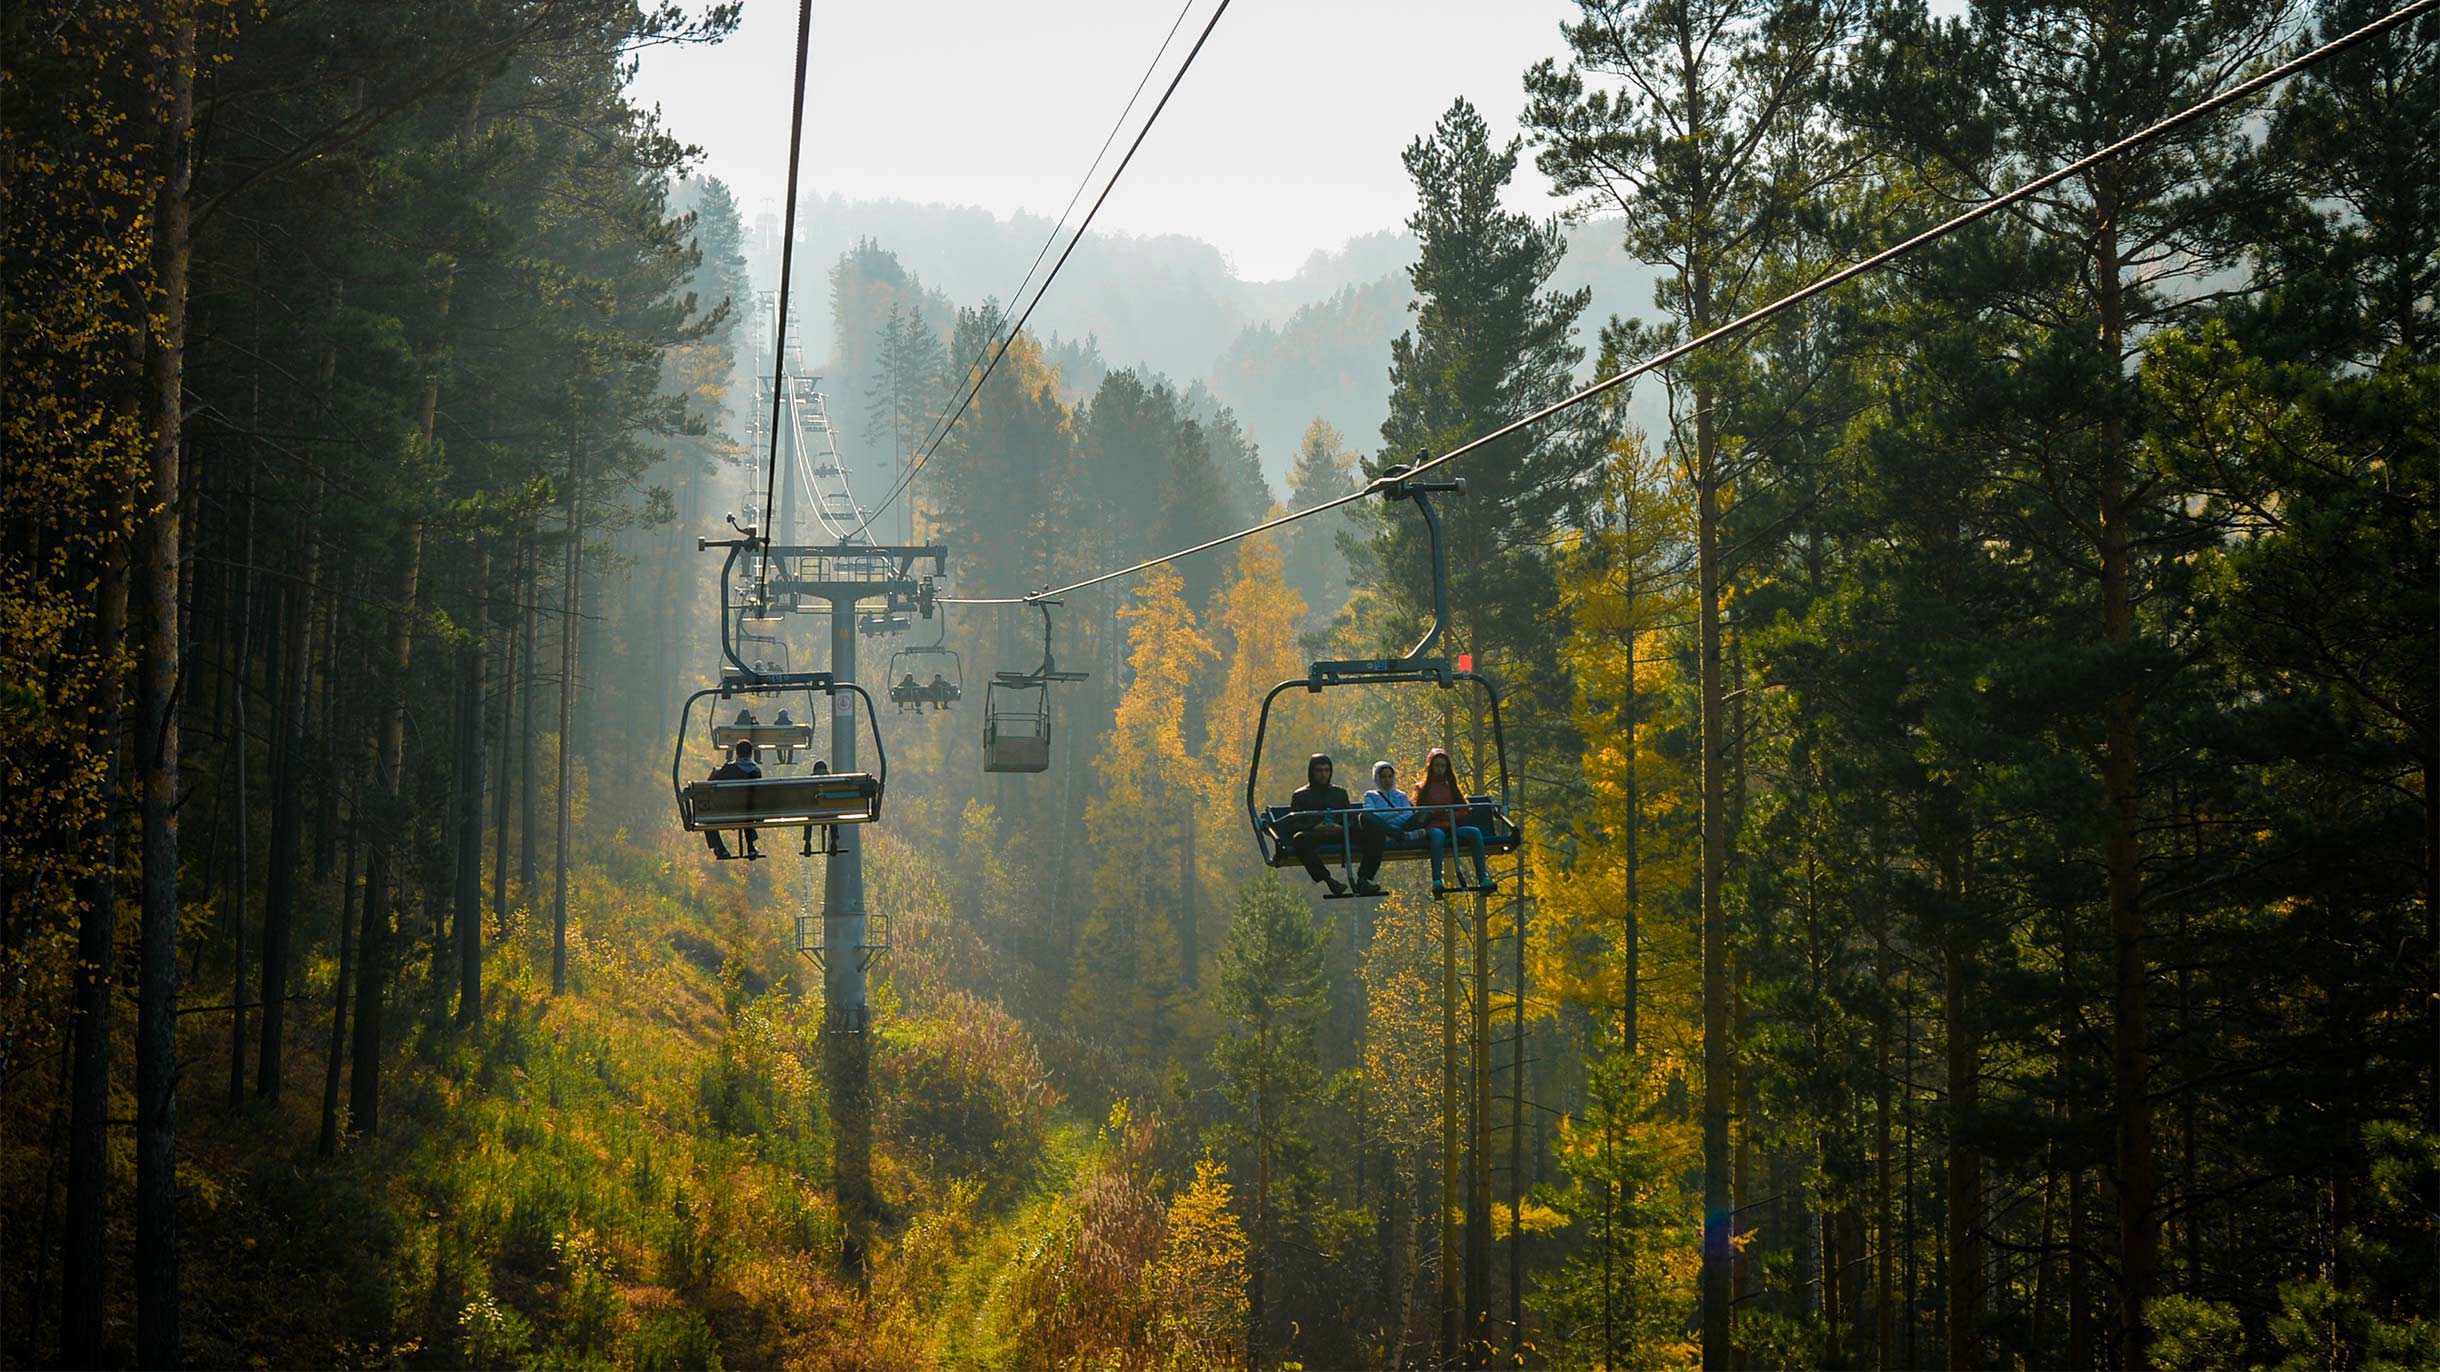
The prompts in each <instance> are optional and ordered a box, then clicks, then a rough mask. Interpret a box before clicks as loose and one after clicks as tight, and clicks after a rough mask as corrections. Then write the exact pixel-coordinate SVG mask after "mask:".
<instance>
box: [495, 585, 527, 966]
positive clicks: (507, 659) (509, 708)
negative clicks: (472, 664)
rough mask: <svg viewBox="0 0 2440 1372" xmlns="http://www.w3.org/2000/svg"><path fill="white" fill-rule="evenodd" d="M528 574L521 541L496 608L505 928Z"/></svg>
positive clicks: (498, 908) (501, 915) (500, 889)
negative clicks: (521, 607) (512, 757)
mask: <svg viewBox="0 0 2440 1372" xmlns="http://www.w3.org/2000/svg"><path fill="white" fill-rule="evenodd" d="M524 572H525V540H524V539H522V538H520V539H518V541H517V545H516V547H515V549H514V550H513V551H511V552H510V553H509V556H508V586H507V588H506V589H505V590H504V591H503V592H502V594H503V595H504V596H505V597H506V599H505V600H503V601H501V602H500V603H499V604H497V605H496V606H494V607H493V610H492V615H491V617H492V619H493V621H494V622H496V623H497V624H498V625H499V627H500V757H499V766H498V767H497V768H495V769H494V772H493V775H494V776H495V777H496V778H497V780H496V781H495V782H494V783H493V785H494V789H495V794H494V795H493V796H492V801H491V850H492V859H491V917H492V920H493V921H494V923H495V925H496V926H498V927H502V928H505V926H506V925H507V922H508V802H509V791H510V789H511V787H510V785H509V771H508V760H509V749H510V747H511V746H512V745H513V744H514V743H515V741H516V737H517V731H516V730H515V729H512V728H510V727H509V719H510V718H511V717H512V716H513V715H514V713H515V710H516V702H517V637H518V631H519V626H520V624H521V623H522V622H523V621H522V616H520V615H518V613H517V604H518V601H519V599H520V597H522V596H523V595H524V594H525V591H524V582H523V580H522V577H523V575H524Z"/></svg>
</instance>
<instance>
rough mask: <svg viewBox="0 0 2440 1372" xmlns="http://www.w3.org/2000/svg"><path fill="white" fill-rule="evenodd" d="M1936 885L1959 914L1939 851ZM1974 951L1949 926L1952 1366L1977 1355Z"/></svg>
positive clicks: (1945, 956)
mask: <svg viewBox="0 0 2440 1372" xmlns="http://www.w3.org/2000/svg"><path fill="white" fill-rule="evenodd" d="M1940 861H1941V873H1940V878H1941V880H1940V885H1941V891H1942V894H1943V896H1944V897H1946V900H1947V903H1948V904H1949V906H1950V910H1949V918H1950V919H1951V920H1952V921H1957V920H1962V918H1963V914H1962V911H1960V910H1959V908H1958V907H1959V906H1960V905H1962V903H1963V897H1962V893H1961V892H1960V891H1959V889H1958V886H1959V878H1958V871H1957V859H1956V857H1955V856H1954V855H1953V854H1944V855H1943V856H1942V858H1941V860H1940ZM1973 966H1974V952H1973V950H1972V949H1970V948H1968V947H1967V946H1966V942H1965V939H1964V936H1963V934H1962V931H1960V930H1958V929H1956V928H1954V927H1952V928H1951V929H1950V931H1949V932H1948V934H1947V936H1946V937H1945V938H1944V939H1943V940H1942V944H1941V949H1940V971H1941V1002H1942V1006H1941V1008H1942V1018H1943V1019H1944V1020H1945V1021H1946V1030H1947V1045H1948V1086H1949V1166H1948V1221H1949V1229H1948V1252H1949V1260H1948V1270H1947V1274H1946V1275H1947V1277H1948V1287H1949V1290H1948V1331H1949V1349H1948V1364H1949V1367H1950V1368H1951V1369H1952V1370H1953V1372H1966V1370H1967V1369H1974V1368H1979V1367H1981V1366H1982V1365H1983V1362H1982V1338H1981V1331H1982V1283H1983V1270H1982V1267H1983V1265H1982V1237H1983V1236H1982V1150H1981V1148H1980V1147H1979V1146H1978V1145H1977V1144H1975V1143H1974V1142H1973V1131H1974V1129H1975V1127H1976V1122H1975V1118H1974V1116H1975V1111H1976V1110H1977V1108H1978V1104H1979V1100H1980V1097H1981V1080H1982V1043H1981V1030H1980V1026H1979V1024H1978V1014H1977V1011H1976V1009H1975V996H1976V995H1977V994H1978V992H1977V991H1976V989H1975V979H1974V972H1973Z"/></svg>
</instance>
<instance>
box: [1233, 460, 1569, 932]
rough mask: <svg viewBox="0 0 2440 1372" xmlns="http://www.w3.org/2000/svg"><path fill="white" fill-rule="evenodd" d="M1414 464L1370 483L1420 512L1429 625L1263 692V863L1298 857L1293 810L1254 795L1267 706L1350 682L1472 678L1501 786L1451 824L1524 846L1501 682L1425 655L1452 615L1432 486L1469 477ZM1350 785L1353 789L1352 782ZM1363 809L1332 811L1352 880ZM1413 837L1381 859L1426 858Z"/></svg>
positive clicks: (1445, 685) (1469, 802)
mask: <svg viewBox="0 0 2440 1372" xmlns="http://www.w3.org/2000/svg"><path fill="white" fill-rule="evenodd" d="M1412 470H1413V469H1412V468H1411V467H1404V466H1401V467H1392V468H1390V469H1389V470H1387V471H1385V472H1383V473H1382V474H1381V476H1380V477H1378V478H1377V479H1376V480H1375V481H1374V482H1373V485H1372V490H1373V493H1374V494H1377V495H1379V496H1381V497H1382V498H1383V499H1386V500H1412V501H1413V502H1414V503H1415V507H1416V508H1417V509H1418V510H1420V511H1422V513H1423V520H1424V527H1425V529H1426V530H1427V532H1428V533H1429V535H1430V546H1431V555H1432V627H1431V628H1430V630H1428V631H1427V632H1426V633H1425V634H1424V636H1423V637H1422V639H1420V640H1418V641H1417V642H1416V644H1415V646H1414V647H1412V648H1410V649H1408V650H1407V652H1406V655H1405V656H1403V657H1385V658H1351V659H1341V660H1331V661H1319V662H1315V663H1313V664H1311V665H1310V666H1309V667H1308V668H1307V669H1306V674H1305V675H1304V676H1302V677H1296V678H1291V679H1290V680H1287V681H1283V682H1280V683H1279V684H1278V685H1276V686H1273V687H1272V688H1271V689H1270V692H1269V693H1268V694H1266V695H1265V696H1263V698H1262V710H1261V713H1260V715H1259V716H1258V717H1257V719H1256V721H1255V725H1254V747H1253V755H1252V757H1251V758H1250V759H1249V761H1248V763H1247V766H1246V775H1245V813H1246V819H1247V820H1248V822H1249V823H1250V825H1251V826H1252V828H1253V831H1254V845H1255V848H1256V850H1257V851H1258V852H1260V853H1261V855H1262V860H1263V864H1264V865H1265V866H1268V867H1282V868H1284V867H1298V866H1302V865H1303V860H1302V859H1300V858H1299V857H1298V856H1297V854H1296V849H1295V846H1294V843H1293V841H1292V840H1293V837H1294V835H1293V834H1292V833H1290V832H1289V831H1288V824H1289V818H1288V817H1289V815H1290V814H1291V813H1292V812H1291V811H1290V810H1289V809H1288V807H1287V806H1285V805H1265V804H1263V803H1262V802H1261V801H1260V800H1259V799H1258V796H1259V793H1260V788H1261V778H1262V753H1263V741H1264V739H1265V737H1266V735H1267V734H1268V733H1269V731H1270V727H1271V707H1272V705H1273V703H1274V702H1276V701H1277V700H1278V699H1279V697H1280V696H1281V695H1283V694H1285V693H1286V692H1288V691H1291V690H1301V691H1304V692H1306V693H1307V694H1309V695H1319V694H1320V693H1322V692H1323V691H1327V690H1334V689H1339V688H1344V687H1350V686H1360V687H1373V688H1378V687H1395V686H1402V685H1430V686H1432V687H1434V688H1436V689H1438V690H1444V691H1446V690H1454V689H1456V688H1457V687H1458V686H1460V685H1461V684H1463V685H1466V686H1470V687H1471V688H1472V689H1473V690H1474V691H1475V692H1476V693H1477V694H1478V695H1479V696H1480V697H1481V698H1482V699H1483V700H1484V702H1485V703H1486V704H1487V705H1488V706H1489V709H1490V716H1491V742H1492V753H1493V755H1494V757H1495V759H1496V761H1497V764H1498V772H1499V786H1498V789H1497V790H1495V791H1493V792H1491V793H1489V794H1486V795H1471V794H1470V795H1468V796H1467V797H1466V804H1465V805H1464V806H1463V807H1462V808H1458V807H1452V808H1453V809H1456V811H1457V812H1456V814H1455V815H1454V819H1455V821H1456V825H1457V826H1469V827H1472V828H1474V829H1476V830H1478V831H1479V832H1480V833H1481V834H1482V836H1483V850H1484V853H1485V855H1486V856H1487V857H1488V856H1499V855H1506V854H1514V853H1516V852H1518V851H1519V850H1520V849H1521V848H1522V847H1523V846H1524V841H1525V836H1524V831H1523V828H1522V827H1521V826H1520V825H1519V823H1518V822H1517V819H1516V817H1515V815H1514V814H1513V813H1512V811H1511V810H1510V808H1509V796H1510V791H1509V772H1508V740H1507V734H1506V732H1505V730H1504V729H1503V728H1502V727H1501V721H1500V693H1499V688H1498V687H1496V686H1494V685H1493V684H1492V683H1491V682H1490V680H1489V679H1487V678H1485V677H1482V676H1480V675H1477V674H1476V673H1475V672H1474V671H1473V669H1472V664H1471V658H1470V657H1469V658H1461V659H1459V661H1458V664H1457V665H1456V666H1455V667H1452V666H1451V665H1450V663H1449V660H1448V659H1447V658H1440V657H1430V656H1427V654H1429V653H1430V652H1431V650H1432V649H1433V647H1434V646H1436V645H1437V644H1438V643H1439V641H1440V636H1441V633H1442V630H1443V629H1444V627H1445V626H1446V625H1447V623H1448V618H1449V574H1448V564H1447V562H1446V560H1445V558H1444V556H1443V553H1442V549H1441V538H1440V516H1439V514H1438V513H1437V512H1436V511H1434V510H1433V508H1432V502H1431V497H1432V496H1433V495H1435V494H1450V495H1463V494H1465V490H1466V483H1465V482H1464V481H1463V480H1451V481H1418V480H1415V479H1414V478H1413V477H1411V476H1409V475H1407V473H1409V472H1410V471H1412ZM1350 790H1351V792H1352V788H1350ZM1360 813H1361V812H1360V811H1359V812H1353V813H1350V814H1347V815H1342V816H1337V817H1336V820H1337V822H1338V823H1339V825H1340V827H1341V828H1342V829H1343V830H1344V831H1346V833H1347V835H1348V836H1347V837H1344V838H1342V839H1340V840H1339V841H1337V842H1336V843H1335V844H1334V845H1332V846H1333V848H1334V849H1335V850H1336V851H1335V854H1334V855H1335V857H1336V858H1337V860H1338V861H1339V863H1340V865H1341V866H1342V868H1344V869H1346V870H1347V874H1348V877H1349V879H1350V884H1352V877H1353V867H1354V863H1355V849H1356V847H1357V844H1356V842H1355V840H1354V838H1353V833H1354V829H1355V826H1356V825H1357V823H1359V822H1360ZM1416 840H1417V841H1399V842H1393V843H1391V844H1389V845H1388V846H1386V847H1385V848H1384V849H1383V851H1382V854H1381V857H1382V861H1383V862H1385V863H1388V862H1413V861H1419V860H1423V859H1427V858H1429V857H1430V856H1431V851H1430V848H1429V846H1428V845H1427V844H1426V843H1425V842H1422V841H1419V840H1420V835H1417V836H1416ZM1448 860H1449V861H1451V862H1462V861H1463V860H1464V855H1462V854H1460V853H1458V852H1457V851H1455V845H1454V844H1452V845H1450V851H1449V856H1448ZM1461 870H1462V869H1461Z"/></svg>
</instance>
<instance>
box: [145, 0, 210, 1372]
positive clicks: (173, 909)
mask: <svg viewBox="0 0 2440 1372" xmlns="http://www.w3.org/2000/svg"><path fill="white" fill-rule="evenodd" d="M163 28H164V30H165V34H164V41H163V42H161V43H160V45H159V46H158V47H157V48H156V49H155V53H156V56H155V61H156V63H157V64H158V65H157V82H158V84H157V89H156V90H155V91H154V92H153V96H154V98H155V99H160V100H164V101H165V102H166V107H165V108H164V109H163V110H162V112H161V117H160V122H159V124H158V126H157V128H156V129H155V130H154V135H155V137H156V138H157V140H158V148H157V153H158V156H159V157H160V159H161V180H160V185H159V187H158V189H157V191H156V192H155V195H154V200H153V222H152V245H151V268H152V276H153V281H152V284H153V287H154V290H155V291H156V295H155V296H154V298H153V306H154V313H155V315H156V323H155V333H154V336H153V338H152V340H151V342H150V344H149V346H148V347H147V349H146V353H145V382H146V387H145V390H146V394H145V406H144V407H145V410H146V411H147V414H146V418H147V420H148V421H149V422H148V423H147V425H146V428H147V429H148V430H149V431H150V434H151V439H152V462H151V467H152V483H151V494H152V499H153V501H154V507H153V510H152V512H151V514H149V515H148V516H147V517H146V519H145V536H144V540H143V561H142V562H141V564H140V565H139V566H138V568H137V596H136V598H137V602H138V604H139V605H140V606H141V629H142V642H143V650H142V651H143V657H142V660H141V663H140V665H139V667H138V669H137V674H136V730H137V732H136V758H137V764H136V770H137V778H138V784H139V786H140V789H141V792H142V814H143V851H144V886H143V916H142V921H141V925H140V931H139V933H138V935H137V954H136V1265H135V1274H136V1361H137V1362H139V1363H141V1364H143V1365H145V1366H147V1367H175V1366H176V1365H177V1364H178V1347H179V1335H178V1314H179V1311H178V1177H177V1167H178V1159H177V1142H178V699H177V690H178V668H179V655H180V646H181V641H182V640H181V635H180V628H181V626H180V623H179V615H178V593H179V576H180V572H181V569H182V567H183V566H184V561H185V559H184V558H183V557H181V556H180V550H179V538H180V532H181V530H180V522H181V513H182V510H183V500H182V496H183V494H184V492H183V483H182V481H181V467H182V463H181V460H180V459H181V456H182V454H181V446H182V444H183V442H184V433H183V424H182V422H181V420H182V416H183V412H184V401H185V372H186V304H187V269H188V266H189V265H190V263H191V261H192V255H193V250H194V249H193V244H192V243H191V242H190V241H189V238H188V227H189V223H190V218H189V216H190V214H191V212H192V206H191V204H190V203H189V201H188V190H189V188H190V186H191V185H192V184H193V178H194V161H193V148H192V147H191V145H190V133H191V131H192V128H193V124H194V117H195V28H196V23H195V13H194V8H193V5H192V3H191V0H190V3H186V4H180V5H176V6H174V7H172V8H171V9H170V12H169V14H168V17H167V18H166V20H165V22H164V25H163Z"/></svg>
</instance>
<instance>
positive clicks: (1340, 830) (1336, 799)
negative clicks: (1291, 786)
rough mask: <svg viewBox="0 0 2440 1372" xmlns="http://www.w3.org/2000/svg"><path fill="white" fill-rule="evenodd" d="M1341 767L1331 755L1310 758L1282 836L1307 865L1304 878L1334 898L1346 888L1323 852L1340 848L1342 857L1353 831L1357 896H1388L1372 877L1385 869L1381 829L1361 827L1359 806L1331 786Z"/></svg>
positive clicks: (1291, 800) (1341, 789) (1290, 799)
mask: <svg viewBox="0 0 2440 1372" xmlns="http://www.w3.org/2000/svg"><path fill="white" fill-rule="evenodd" d="M1335 769H1336V764H1335V763H1333V762H1332V761H1331V760H1330V754H1328V753H1315V754H1314V755H1313V756H1312V757H1309V758H1307V759H1305V784H1304V785H1303V786H1300V787H1298V788H1297V790H1296V793H1295V794H1294V795H1291V796H1289V797H1288V810H1289V814H1288V816H1287V818H1286V819H1285V820H1284V821H1282V823H1281V824H1280V826H1279V836H1280V837H1281V838H1282V839H1284V840H1286V841H1287V842H1288V843H1289V845H1290V847H1291V848H1293V849H1294V851H1295V853H1296V857H1297V860H1298V861H1299V862H1302V863H1303V864H1304V865H1305V875H1306V876H1309V877H1311V878H1313V879H1314V880H1315V881H1317V882H1320V883H1321V884H1322V885H1324V886H1326V887H1328V888H1330V894H1332V895H1334V896H1343V895H1346V894H1347V887H1346V885H1345V884H1344V883H1342V882H1341V881H1340V880H1339V879H1338V878H1337V877H1334V876H1332V875H1331V874H1330V869H1329V868H1328V867H1327V866H1324V865H1323V863H1322V857H1321V854H1322V851H1323V850H1324V849H1325V848H1328V847H1330V846H1332V845H1336V846H1337V848H1338V850H1339V852H1340V854H1341V855H1342V857H1344V855H1345V854H1346V852H1347V844H1348V832H1349V829H1350V828H1351V827H1352V828H1353V830H1354V833H1355V856H1356V859H1357V863H1358V866H1357V868H1356V894H1357V895H1359V896H1377V895H1381V894H1383V892H1382V890H1381V888H1380V887H1378V886H1376V885H1374V884H1373V876H1374V874H1375V873H1377V872H1379V871H1380V870H1381V830H1380V829H1379V828H1378V827H1377V826H1375V825H1371V824H1356V823H1353V822H1352V821H1353V820H1354V818H1355V815H1354V811H1355V808H1356V807H1355V803H1354V802H1353V801H1351V800H1349V799H1348V798H1347V791H1346V789H1345V788H1344V787H1339V786H1333V785H1331V784H1330V777H1331V773H1332V772H1333V771H1334V770H1335Z"/></svg>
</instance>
